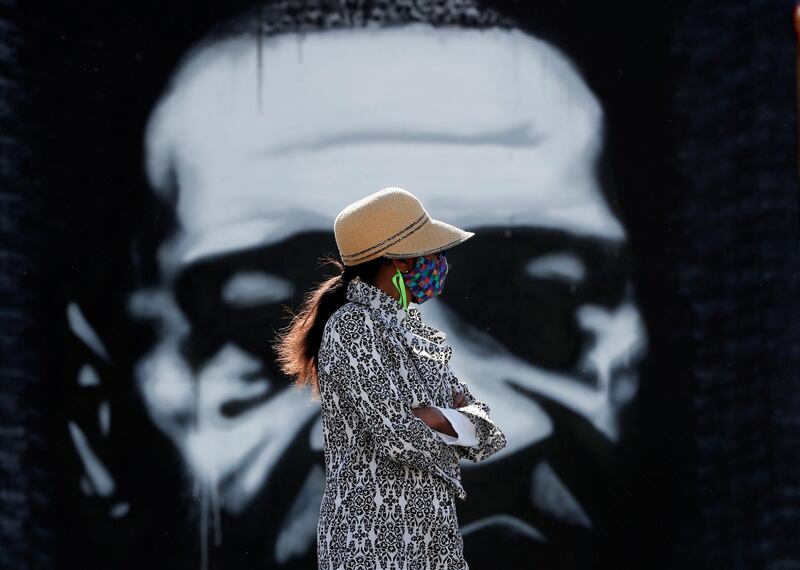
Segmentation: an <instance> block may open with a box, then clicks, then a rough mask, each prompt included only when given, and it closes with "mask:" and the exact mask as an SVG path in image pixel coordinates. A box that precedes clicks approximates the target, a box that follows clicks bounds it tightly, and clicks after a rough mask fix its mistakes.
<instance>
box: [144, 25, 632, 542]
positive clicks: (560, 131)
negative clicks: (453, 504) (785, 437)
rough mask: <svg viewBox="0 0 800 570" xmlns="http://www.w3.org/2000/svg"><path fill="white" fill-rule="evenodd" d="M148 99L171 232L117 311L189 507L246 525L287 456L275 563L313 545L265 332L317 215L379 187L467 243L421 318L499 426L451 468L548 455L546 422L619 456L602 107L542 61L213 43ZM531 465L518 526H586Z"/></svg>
mask: <svg viewBox="0 0 800 570" xmlns="http://www.w3.org/2000/svg"><path fill="white" fill-rule="evenodd" d="M476 54H480V55H479V56H478V55H476ZM386 61H391V62H392V65H391V66H386V64H385V62H386ZM375 77H381V80H380V81H376V80H375ZM343 78H345V79H343ZM170 85H171V86H170V89H169V90H168V91H167V92H166V93H165V94H164V95H163V97H162V99H161V100H160V102H159V104H158V105H157V107H156V108H155V109H154V111H153V113H152V116H151V119H150V122H149V125H148V130H147V137H146V154H147V162H146V167H147V174H148V177H149V180H150V183H151V186H152V188H153V190H154V191H155V192H156V193H157V194H160V195H161V196H163V197H164V198H165V199H170V198H171V197H174V196H177V199H176V200H175V201H174V205H175V212H174V213H175V218H176V220H177V226H176V227H175V228H174V232H173V233H172V234H171V235H170V236H169V238H168V239H167V240H166V241H165V242H164V243H163V244H162V245H161V248H160V251H159V255H158V262H159V265H160V270H161V275H162V278H163V281H162V282H161V283H160V284H159V285H157V286H154V287H152V288H150V289H142V290H139V291H136V292H135V293H134V294H133V295H132V296H131V298H130V301H129V312H130V316H131V317H132V318H133V319H136V320H141V321H147V322H148V323H150V324H151V325H152V327H153V331H154V334H155V341H154V342H153V344H152V345H151V346H150V347H149V348H148V349H147V350H146V351H145V352H144V353H143V354H142V356H141V358H139V359H138V361H137V363H136V366H135V370H134V376H135V381H136V386H137V388H138V391H139V393H140V395H141V398H142V400H143V402H144V404H145V407H146V409H147V411H148V413H149V416H150V418H151V420H152V421H153V423H154V424H155V425H156V426H158V428H159V429H160V430H161V431H162V432H163V433H164V434H165V435H166V436H167V437H168V438H169V439H170V440H171V441H172V442H173V444H174V445H175V448H176V449H177V450H178V452H179V453H180V455H181V457H182V460H183V462H184V464H185V465H186V468H187V470H188V471H189V472H190V473H192V474H193V475H194V476H195V477H196V480H197V481H199V482H201V483H202V485H203V486H204V488H205V489H211V490H212V492H210V494H207V495H204V496H213V497H217V496H218V497H221V498H222V501H221V504H222V505H224V508H225V509H226V510H227V511H228V512H231V513H237V512H240V511H242V510H244V509H245V508H246V507H247V506H248V505H250V503H251V502H252V501H253V500H254V498H255V497H256V496H257V495H258V493H259V492H260V490H262V489H263V488H265V487H267V486H269V485H270V484H271V482H272V477H271V476H272V474H273V473H274V471H275V468H276V466H277V465H279V464H280V463H281V462H282V461H284V459H285V454H287V453H289V452H290V451H292V452H293V453H296V454H297V457H299V458H304V461H306V465H307V466H308V471H309V476H308V478H307V479H306V483H305V485H304V487H303V490H302V493H305V494H306V498H305V500H301V499H302V497H298V500H297V503H296V504H297V505H300V506H298V507H297V508H296V509H295V508H293V509H291V513H289V514H288V515H286V516H287V517H289V518H290V519H291V520H289V519H287V521H285V524H284V525H283V526H284V527H285V528H290V529H293V530H292V532H291V533H289V534H291V536H292V537H298V536H302V537H305V538H304V540H307V544H305V546H304V545H298V544H295V543H294V542H292V543H291V544H289V545H288V546H286V547H285V550H287V551H289V552H293V551H295V550H297V549H298V548H299V549H302V548H305V547H307V548H312V547H313V539H314V532H313V531H314V528H312V527H313V526H314V524H315V520H316V519H315V518H314V516H312V515H313V513H312V515H308V513H307V512H306V511H304V510H303V508H302V505H312V506H316V505H318V504H319V496H318V495H321V492H322V487H323V485H324V472H323V471H322V470H321V467H320V465H319V462H313V461H311V462H308V458H309V457H314V456H315V455H314V454H317V455H316V457H318V456H319V454H320V453H321V448H322V441H321V426H320V424H319V415H318V408H317V407H315V406H312V405H309V402H308V394H302V393H299V392H298V391H296V390H292V389H290V388H291V385H290V384H289V382H288V381H287V379H285V378H283V377H282V376H281V375H280V373H279V372H278V370H277V367H276V366H275V363H274V357H273V355H272V354H270V353H269V352H268V351H267V350H265V347H266V346H268V345H269V343H270V341H271V337H270V336H269V333H268V332H266V331H270V330H274V329H277V328H279V327H280V326H282V325H283V324H284V321H283V318H284V316H285V311H284V306H285V305H294V306H296V305H297V304H298V302H299V301H300V299H301V297H302V294H303V292H304V291H306V290H308V289H309V288H310V287H311V286H312V285H313V283H315V282H316V281H317V280H318V278H319V274H318V267H317V265H316V259H317V258H318V256H319V254H320V251H324V250H325V249H328V250H329V251H335V243H334V240H333V236H332V232H331V226H332V220H333V219H334V217H335V215H336V213H337V212H338V211H339V210H340V209H341V207H342V206H343V205H345V204H348V203H351V202H353V201H355V200H357V199H359V198H360V197H362V196H365V195H367V194H369V193H371V192H374V191H375V189H378V188H382V187H385V186H387V185H388V184H397V185H400V186H403V187H407V188H409V189H412V190H413V191H414V193H415V194H417V195H418V196H419V197H420V199H421V200H422V201H423V203H425V204H426V207H428V208H429V209H430V211H431V212H435V214H436V216H437V217H439V218H441V219H445V220H448V221H449V222H451V223H453V224H456V225H459V226H461V227H465V228H469V229H471V230H474V231H476V234H477V235H476V236H475V237H474V238H472V239H471V240H470V242H469V245H464V246H461V247H460V248H457V249H454V250H453V252H451V253H450V255H451V256H462V257H461V259H463V260H465V261H467V262H468V263H465V264H464V266H474V267H482V268H484V269H483V270H482V271H481V272H480V273H478V274H475V273H471V274H469V275H465V276H464V279H459V280H455V281H454V282H452V283H451V284H450V285H449V286H448V295H447V296H446V299H445V297H442V301H438V302H437V301H435V302H433V303H427V302H426V303H425V309H424V310H425V318H426V320H427V321H428V322H429V323H430V324H432V325H433V326H437V327H438V328H441V329H443V330H446V331H448V333H449V334H448V339H449V342H450V343H451V345H452V346H453V347H454V356H453V360H452V366H453V369H454V372H455V373H456V374H457V375H459V376H460V377H461V378H462V379H463V380H464V381H466V382H468V383H469V384H470V386H471V387H473V393H474V394H475V395H476V397H478V398H481V399H485V400H486V401H489V402H492V410H493V412H494V413H495V414H496V415H497V417H498V418H503V420H502V423H503V427H504V431H505V433H506V435H507V438H508V446H507V448H506V449H505V450H504V451H503V452H501V453H498V454H497V455H495V456H493V457H492V458H490V459H489V460H488V461H486V462H483V463H482V464H481V465H479V466H467V468H476V469H477V468H481V469H483V468H489V467H492V468H496V469H502V468H503V465H502V461H503V459H504V457H506V456H507V455H511V454H513V453H516V452H519V451H522V450H526V449H536V446H537V445H538V444H539V443H540V442H543V441H546V440H547V439H548V438H549V437H551V436H552V437H557V435H558V434H557V433H556V430H555V429H554V422H555V421H556V419H555V416H554V415H553V414H554V413H553V412H552V410H557V412H556V413H562V412H561V411H562V410H568V411H569V413H570V414H572V416H574V417H576V418H579V420H580V422H582V423H581V425H584V424H585V425H587V426H590V428H588V429H591V430H593V431H596V432H597V434H599V436H600V437H601V438H605V439H607V440H608V441H610V442H616V441H618V440H619V439H620V437H621V435H622V434H621V431H620V424H619V421H618V413H619V411H620V410H621V409H622V408H623V407H624V405H625V404H626V403H628V402H629V401H630V400H631V399H632V398H633V397H634V395H635V394H636V391H637V382H638V376H637V371H636V367H637V365H638V361H639V360H640V359H641V357H642V355H643V353H644V349H645V346H646V339H645V332H644V328H643V326H642V322H641V318H640V315H639V311H638V309H637V306H636V302H635V300H634V297H633V294H632V288H631V287H630V282H629V277H628V273H627V272H628V267H627V266H626V264H625V263H624V260H625V251H626V244H625V232H624V229H623V228H622V226H621V224H620V223H619V221H618V220H617V219H616V218H615V216H614V215H613V214H612V212H611V210H610V209H609V207H608V204H607V203H606V201H605V200H604V197H603V193H602V189H601V188H600V187H599V185H598V181H597V179H596V177H595V162H596V159H597V155H598V153H599V150H600V148H601V142H602V141H601V133H602V111H601V108H600V106H599V104H598V102H597V100H596V98H595V97H594V95H593V94H592V93H591V92H590V91H589V89H588V88H587V86H586V85H585V83H584V82H583V80H582V79H581V78H580V76H579V75H578V73H577V72H576V71H575V68H574V67H573V66H572V65H571V64H570V62H569V61H568V60H567V59H566V58H565V57H564V56H563V55H562V54H561V53H560V52H559V51H558V50H557V49H555V48H554V47H553V46H551V45H550V44H548V43H545V42H543V41H540V40H538V39H536V38H534V37H532V36H530V35H527V34H525V33H523V32H521V31H519V30H504V29H499V28H498V29H490V30H467V29H459V28H453V27H448V28H434V27H431V26H427V25H422V24H419V25H406V26H400V27H394V28H386V29H368V28H364V29H357V30H340V31H335V30H332V31H327V32H325V33H319V34H314V33H311V34H304V35H303V36H302V37H301V36H298V35H294V34H285V35H280V36H276V37H273V38H268V39H265V40H264V45H263V48H259V46H258V44H257V42H256V41H255V40H254V39H252V38H232V39H226V40H223V41H220V42H217V43H215V44H212V45H205V46H204V47H202V48H200V49H199V50H198V51H195V52H193V53H191V54H190V56H189V57H188V58H187V60H186V62H185V63H184V64H183V66H182V68H181V69H180V70H179V71H178V72H177V73H176V75H175V76H174V77H173V80H172V82H171V84H170ZM422 87H424V88H422ZM387 109H388V110H391V112H387ZM487 189H489V190H487ZM298 260H300V261H298ZM303 260H306V261H303ZM421 263H422V265H420V266H419V267H418V268H417V269H415V273H414V275H412V277H411V281H412V282H413V283H414V284H413V285H411V286H412V287H415V288H416V290H417V294H418V296H419V298H420V299H421V300H428V299H430V298H433V297H434V296H436V293H437V292H440V291H441V287H443V285H444V275H445V269H444V267H445V266H444V264H442V265H441V266H440V267H439V269H438V271H439V272H440V277H439V278H438V280H436V279H434V278H433V277H434V275H433V274H434V273H435V271H436V269H435V268H433V269H432V268H431V266H430V265H429V264H428V263H427V262H421ZM417 278H418V279H417ZM415 279H417V280H416V281H414V280H415ZM426 279H429V281H426ZM478 299H481V300H482V306H481V307H480V310H475V305H474V303H475V301H476V300H478ZM545 402H548V403H552V406H549V407H548V406H546V405H545V404H544V403H545ZM573 439H579V438H573ZM558 445H560V444H559V443H558V442H556V447H558ZM300 448H302V451H298V449H300ZM309 452H310V453H309ZM536 457H537V460H536V461H537V462H536V463H535V465H534V467H532V471H531V473H530V476H531V478H532V479H531V481H532V483H533V484H535V488H536V489H537V491H536V493H534V494H533V495H532V496H531V502H532V503H533V508H535V509H538V510H540V511H541V512H545V513H548V516H553V517H555V518H558V519H559V520H560V521H562V522H563V521H566V522H568V523H569V524H573V525H577V526H584V527H585V526H591V516H590V514H589V513H587V512H586V508H585V506H584V505H583V504H581V501H580V500H578V499H576V498H575V497H574V496H573V495H572V494H571V493H570V491H569V490H568V489H567V487H566V485H565V484H564V483H562V481H561V478H560V477H559V476H558V475H557V470H556V468H555V467H553V465H552V464H551V463H549V462H548V461H547V460H546V459H541V458H540V457H539V456H536ZM295 459H296V458H293V461H292V465H300V463H298V461H300V460H299V459H298V460H295ZM567 463H569V462H567ZM309 497H310V498H309ZM490 503H491V502H490ZM489 514H491V513H483V514H482V515H489ZM291 517H294V518H291ZM312 523H313V524H312ZM523 524H525V525H527V524H528V523H523ZM559 524H560V523H559ZM301 528H302V529H304V530H303V532H300V531H299V530H298V529H301ZM306 531H307V532H306ZM526 532H527V531H526ZM536 533H538V534H541V533H539V532H538V531H536ZM536 533H534V534H536ZM528 534H529V535H530V534H532V533H528ZM287 536H288V535H287ZM278 540H280V537H279V538H278ZM286 540H289V541H292V540H295V541H296V540H300V539H298V538H287V539H286Z"/></svg>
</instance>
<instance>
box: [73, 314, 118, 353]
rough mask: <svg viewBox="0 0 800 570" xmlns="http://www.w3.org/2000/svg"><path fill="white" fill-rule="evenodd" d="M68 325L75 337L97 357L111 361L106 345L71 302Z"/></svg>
mask: <svg viewBox="0 0 800 570" xmlns="http://www.w3.org/2000/svg"><path fill="white" fill-rule="evenodd" d="M67 323H68V324H69V328H70V330H71V331H72V332H73V333H74V334H75V336H77V337H78V338H79V339H81V340H82V341H83V342H84V344H86V346H88V347H89V348H90V349H92V351H93V352H94V353H95V354H96V355H97V356H99V357H100V358H102V359H103V360H109V356H108V350H107V349H106V346H105V344H103V341H102V340H100V337H99V336H98V334H97V333H96V332H95V330H94V328H93V327H92V325H90V324H89V321H87V320H86V317H85V316H84V314H83V311H82V310H81V308H80V307H79V306H78V304H77V303H74V302H71V303H69V304H68V305H67Z"/></svg>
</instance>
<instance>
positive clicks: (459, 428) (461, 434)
mask: <svg viewBox="0 0 800 570" xmlns="http://www.w3.org/2000/svg"><path fill="white" fill-rule="evenodd" d="M434 407H435V408H437V409H438V410H439V411H441V412H442V414H443V415H444V417H445V418H447V421H449V422H450V425H452V426H453V429H454V430H455V431H456V433H457V434H458V435H457V436H456V437H453V436H452V435H449V434H446V433H442V432H440V431H437V432H436V433H438V434H439V437H441V438H442V439H443V440H444V441H446V442H447V443H448V444H450V445H466V446H468V447H474V446H476V445H478V438H477V437H476V435H475V424H473V423H472V420H470V419H469V418H468V417H467V416H466V415H464V414H462V413H461V412H459V411H458V410H455V409H453V408H443V407H441V406H434Z"/></svg>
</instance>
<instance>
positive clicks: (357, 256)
mask: <svg viewBox="0 0 800 570" xmlns="http://www.w3.org/2000/svg"><path fill="white" fill-rule="evenodd" d="M429 220H430V218H429V217H428V214H427V213H424V214H422V215H421V216H420V217H419V218H417V219H416V220H414V221H413V222H411V223H410V224H409V225H407V226H406V227H405V228H403V229H402V230H400V231H399V232H397V233H395V234H394V235H391V236H389V237H388V238H386V239H385V240H383V241H382V242H380V243H377V244H375V245H373V246H370V247H368V248H367V249H364V250H361V251H359V252H356V253H352V254H349V255H342V260H343V261H345V262H346V263H354V262H355V263H357V262H358V261H360V260H363V259H364V258H365V257H370V256H372V255H375V254H379V253H381V252H382V251H384V250H386V249H389V248H390V247H392V246H393V245H394V244H396V243H397V242H399V241H401V240H404V239H406V238H407V237H409V236H411V235H414V234H415V233H416V232H417V231H419V230H420V229H421V228H422V226H424V225H425V224H426V223H428V221H429Z"/></svg>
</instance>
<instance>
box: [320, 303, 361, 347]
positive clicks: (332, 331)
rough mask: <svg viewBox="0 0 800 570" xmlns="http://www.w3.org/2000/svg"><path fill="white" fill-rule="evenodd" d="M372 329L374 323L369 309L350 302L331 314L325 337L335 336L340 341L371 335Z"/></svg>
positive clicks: (326, 325)
mask: <svg viewBox="0 0 800 570" xmlns="http://www.w3.org/2000/svg"><path fill="white" fill-rule="evenodd" d="M372 329H373V322H372V317H371V315H370V311H369V308H368V307H366V306H364V305H361V304H360V303H353V302H352V301H348V302H347V303H345V304H344V305H342V306H341V307H339V308H338V309H336V310H335V311H334V312H333V314H331V316H330V318H329V319H328V322H327V323H325V330H324V332H323V336H324V337H328V336H330V335H333V336H335V337H337V338H339V339H347V338H352V337H353V336H355V335H364V334H369V333H371V332H372Z"/></svg>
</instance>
